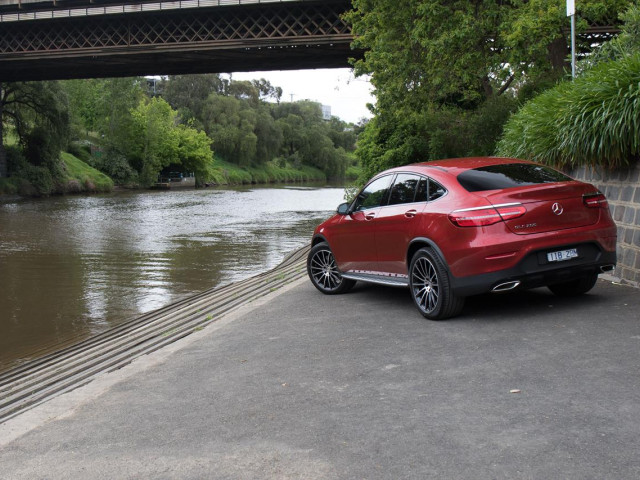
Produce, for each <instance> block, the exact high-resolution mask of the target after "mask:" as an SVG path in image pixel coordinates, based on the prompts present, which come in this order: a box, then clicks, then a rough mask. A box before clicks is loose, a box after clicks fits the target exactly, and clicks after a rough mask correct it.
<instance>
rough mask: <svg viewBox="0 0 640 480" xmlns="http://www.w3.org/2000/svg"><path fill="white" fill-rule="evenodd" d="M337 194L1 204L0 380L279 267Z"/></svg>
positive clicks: (230, 193)
mask: <svg viewBox="0 0 640 480" xmlns="http://www.w3.org/2000/svg"><path fill="white" fill-rule="evenodd" d="M343 193H344V191H343V189H341V188H309V187H306V188H305V187H297V188H295V187H294V188H292V187H277V188H251V189H248V188H247V189H225V190H222V189H220V190H218V189H215V190H188V191H174V192H153V193H149V192H145V193H119V194H113V195H105V196H91V197H60V198H50V199H43V200H6V199H5V200H1V199H0V371H2V370H6V369H8V368H10V367H12V366H15V365H17V364H19V363H20V362H24V361H26V360H30V359H32V358H34V357H36V356H38V355H42V354H44V353H46V352H50V351H52V350H54V349H56V348H60V347H61V346H64V345H66V344H69V343H72V342H75V341H78V340H80V339H82V338H86V337H87V336H89V335H93V334H96V333H99V332H101V331H104V330H105V329H107V328H110V327H112V326H114V325H117V324H118V323H121V322H122V321H124V320H126V319H129V318H131V317H134V316H137V315H140V314H142V313H145V312H148V311H150V310H154V309H156V308H159V307H161V306H164V305H167V304H169V303H171V302H174V301H176V300H178V299H180V298H183V297H185V296H187V295H190V294H193V293H195V292H199V291H202V290H206V289H208V288H211V287H214V286H217V285H221V284H227V283H230V282H234V281H237V280H240V279H243V278H247V277H249V276H252V275H254V274H256V273H259V272H261V271H264V270H266V269H269V268H271V267H274V266H275V265H277V264H278V263H279V262H280V261H281V260H282V259H283V258H284V256H285V255H286V254H287V253H289V252H291V251H292V250H294V249H296V248H299V247H301V246H303V245H305V244H306V243H308V242H309V239H310V236H311V233H312V232H313V228H314V227H315V225H317V224H318V223H319V222H320V221H322V220H323V219H324V218H326V217H328V216H329V215H330V214H331V213H332V211H333V210H334V209H335V207H336V206H337V205H338V203H340V202H341V201H342V197H343Z"/></svg>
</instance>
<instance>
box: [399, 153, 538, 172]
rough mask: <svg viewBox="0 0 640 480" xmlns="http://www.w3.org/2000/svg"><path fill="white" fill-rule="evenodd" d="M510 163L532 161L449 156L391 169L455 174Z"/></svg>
mask: <svg viewBox="0 0 640 480" xmlns="http://www.w3.org/2000/svg"><path fill="white" fill-rule="evenodd" d="M510 163H532V162H529V161H527V160H520V159H517V158H505V157H466V158H448V159H446V160H433V161H431V162H422V163H413V164H411V165H405V166H404V167H396V168H393V169H391V170H389V171H402V170H404V171H407V170H409V171H413V172H422V173H427V172H428V169H429V168H435V169H437V170H440V171H446V172H448V173H450V174H452V175H454V176H458V175H459V174H460V173H462V172H464V171H466V170H472V169H474V168H480V167H486V166H489V165H506V164H510Z"/></svg>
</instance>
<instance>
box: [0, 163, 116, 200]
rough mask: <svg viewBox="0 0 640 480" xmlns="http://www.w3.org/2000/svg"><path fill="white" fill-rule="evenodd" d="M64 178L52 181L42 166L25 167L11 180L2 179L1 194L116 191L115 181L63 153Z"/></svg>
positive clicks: (38, 194)
mask: <svg viewBox="0 0 640 480" xmlns="http://www.w3.org/2000/svg"><path fill="white" fill-rule="evenodd" d="M61 161H62V172H63V173H62V177H61V178H52V177H51V174H50V173H49V172H48V171H47V170H46V169H44V168H42V167H34V166H32V165H25V166H23V167H22V168H20V170H18V172H19V173H20V175H14V176H12V177H10V178H0V194H2V195H24V196H43V195H52V194H66V193H95V192H110V191H111V190H113V180H111V179H110V178H109V177H108V176H106V175H105V174H104V173H101V172H99V171H98V170H96V169H95V168H93V167H90V166H89V165H87V164H86V163H84V162H83V161H82V160H80V159H78V158H76V157H74V156H73V155H71V154H70V153H62V155H61Z"/></svg>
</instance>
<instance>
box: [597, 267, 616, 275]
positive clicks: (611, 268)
mask: <svg viewBox="0 0 640 480" xmlns="http://www.w3.org/2000/svg"><path fill="white" fill-rule="evenodd" d="M614 268H616V266H615V265H602V266H601V267H600V272H601V273H606V272H613V269H614Z"/></svg>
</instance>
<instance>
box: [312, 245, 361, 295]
mask: <svg viewBox="0 0 640 480" xmlns="http://www.w3.org/2000/svg"><path fill="white" fill-rule="evenodd" d="M307 273H308V274H309V278H310V279H311V283H313V286H314V287H316V288H317V289H318V290H320V291H321V292H322V293H324V294H327V295H335V294H338V293H345V292H347V291H349V290H350V289H351V288H352V287H353V286H354V285H355V284H356V282H355V280H349V279H347V278H343V277H342V275H341V274H340V271H339V270H338V266H337V265H336V259H335V258H334V256H333V252H332V251H331V249H330V248H329V245H328V244H327V243H326V242H321V243H318V244H317V245H314V246H313V248H312V249H311V251H310V252H309V255H308V256H307Z"/></svg>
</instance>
